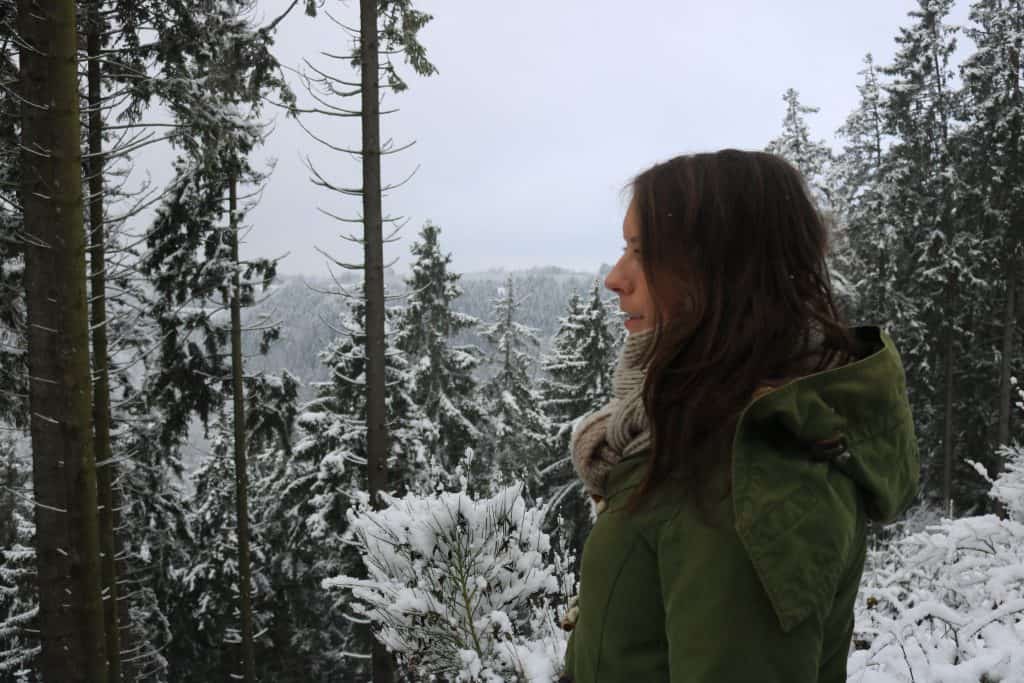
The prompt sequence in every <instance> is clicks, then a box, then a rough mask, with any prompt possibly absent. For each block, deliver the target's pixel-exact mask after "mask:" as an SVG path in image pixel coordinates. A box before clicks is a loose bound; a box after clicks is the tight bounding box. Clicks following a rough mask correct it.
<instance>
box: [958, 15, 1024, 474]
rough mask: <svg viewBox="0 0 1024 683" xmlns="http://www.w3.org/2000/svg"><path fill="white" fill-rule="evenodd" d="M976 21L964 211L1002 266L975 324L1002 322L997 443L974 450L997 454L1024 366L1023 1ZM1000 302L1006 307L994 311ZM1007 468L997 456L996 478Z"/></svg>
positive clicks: (969, 63)
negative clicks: (1022, 300) (1022, 282)
mask: <svg viewBox="0 0 1024 683" xmlns="http://www.w3.org/2000/svg"><path fill="white" fill-rule="evenodd" d="M970 18H971V20H972V22H973V26H971V27H970V28H968V29H967V30H966V34H967V36H968V37H969V38H971V40H972V41H973V42H974V45H975V48H976V49H975V52H974V53H972V54H971V55H969V56H968V57H967V58H966V59H965V61H964V63H963V64H962V65H961V69H960V72H961V76H962V80H963V83H964V90H965V102H964V112H965V117H964V118H965V119H966V127H965V130H964V133H963V136H962V139H963V147H964V152H963V157H964V160H965V164H964V172H963V173H964V180H965V184H966V185H967V186H968V188H969V190H968V192H969V195H968V197H966V198H965V201H964V202H963V204H964V205H965V206H963V208H961V209H960V210H962V211H967V212H969V213H970V214H971V215H972V216H974V217H975V218H974V221H976V222H977V223H978V224H979V225H981V226H982V229H983V231H984V233H985V236H986V237H987V246H989V247H990V248H989V249H987V254H986V257H987V259H990V260H991V262H994V263H996V262H997V263H999V266H1000V271H1001V272H997V273H991V274H990V275H989V276H988V277H986V278H985V279H986V281H987V282H988V283H989V286H990V290H989V295H988V296H984V297H981V298H980V300H979V301H978V302H977V303H978V304H980V306H979V309H980V310H979V311H978V313H977V319H978V320H979V322H984V321H988V320H998V319H1000V318H1001V319H1002V322H1001V327H1002V334H1001V339H1000V340H999V341H1000V343H999V348H998V350H996V353H995V354H994V355H998V358H999V361H998V367H997V368H993V370H994V372H995V373H997V374H998V397H999V398H998V405H997V409H996V411H995V412H996V414H997V425H998V426H997V434H996V437H995V444H986V447H984V448H979V449H976V450H975V449H972V452H978V453H987V452H994V453H997V454H998V453H999V450H998V449H997V448H994V447H991V446H993V445H995V446H1002V445H1008V444H1009V442H1010V415H1011V408H1012V404H1011V386H1010V384H1011V383H1010V379H1011V377H1012V376H1013V375H1015V374H1019V373H1020V372H1021V370H1022V368H1021V365H1020V362H1019V361H1018V362H1014V356H1015V354H1014V349H1015V348H1016V338H1017V334H1016V328H1017V309H1018V307H1019V297H1018V293H1017V290H1018V289H1019V279H1020V255H1021V248H1022V241H1024V98H1022V95H1021V87H1022V83H1021V81H1022V77H1024V76H1022V72H1021V50H1022V38H1021V36H1022V35H1024V5H1022V3H1021V2H1019V0H978V1H976V2H974V3H973V4H972V5H971V12H970ZM999 305H1001V309H1002V310H996V309H995V306H999ZM983 334H984V333H983ZM985 336H988V335H985ZM981 386H982V387H984V389H982V390H983V391H987V390H988V387H989V386H990V383H989V382H985V381H983V382H981ZM979 398H981V397H979ZM981 401H982V404H984V403H987V401H984V399H981ZM1001 468H1002V464H1001V463H1000V462H999V460H998V458H996V460H995V462H993V466H992V470H993V471H992V474H993V475H994V474H996V473H997V472H998V470H1000V469H1001Z"/></svg>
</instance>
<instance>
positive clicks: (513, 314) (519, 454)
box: [480, 275, 550, 481]
mask: <svg viewBox="0 0 1024 683" xmlns="http://www.w3.org/2000/svg"><path fill="white" fill-rule="evenodd" d="M514 287H515V285H514V281H513V279H512V276H511V275H510V276H509V277H508V279H507V280H506V281H505V286H504V287H501V288H499V289H498V293H497V296H496V297H495V298H494V299H493V300H492V303H493V306H494V309H493V312H492V317H493V318H494V321H493V322H491V323H489V324H487V325H486V326H485V327H484V329H483V335H484V338H485V339H487V341H488V342H489V343H490V345H491V347H492V351H491V358H490V365H491V370H492V371H493V372H494V376H493V377H491V378H490V379H489V380H488V381H487V382H486V383H485V384H484V385H483V386H482V387H481V394H482V396H483V399H484V405H485V411H486V413H487V428H486V432H485V442H484V444H483V445H482V446H481V449H480V450H481V453H482V454H483V455H485V457H487V459H488V460H489V462H490V465H491V467H492V468H493V469H494V471H495V473H496V474H497V475H498V478H497V479H498V481H501V480H502V479H508V480H511V479H513V478H517V479H525V480H527V481H530V480H533V479H535V477H536V474H537V472H538V471H539V470H538V467H539V465H540V464H541V463H542V462H543V459H544V458H545V457H546V456H547V454H548V453H549V452H550V441H549V434H550V427H549V426H548V421H547V418H546V417H545V416H544V413H543V412H541V409H540V402H541V397H540V393H539V392H538V391H537V389H536V388H535V387H534V384H533V373H534V359H535V358H536V355H537V352H538V351H539V350H540V340H539V339H538V338H537V332H536V330H534V329H532V328H530V327H527V326H526V325H524V324H522V323H520V322H519V321H518V320H517V316H518V312H519V309H520V307H521V306H522V303H523V301H522V299H519V298H516V295H515V290H514ZM524 472H526V473H528V475H527V477H524V476H523V473H524Z"/></svg>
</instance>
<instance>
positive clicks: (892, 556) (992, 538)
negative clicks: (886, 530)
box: [848, 447, 1024, 683]
mask: <svg viewBox="0 0 1024 683" xmlns="http://www.w3.org/2000/svg"><path fill="white" fill-rule="evenodd" d="M1003 455H1004V457H1005V462H1006V463H1007V467H1006V470H1005V471H1004V472H1003V473H1001V474H1000V475H999V476H998V477H997V478H996V479H995V480H994V481H992V489H991V492H990V495H992V496H993V498H995V499H996V500H999V501H1000V502H1001V503H1002V504H1003V506H1004V508H1005V509H1006V510H1007V511H1008V514H1009V519H1000V518H999V517H997V516H995V515H984V516H978V517H964V518H961V519H956V520H950V519H944V520H942V521H941V522H939V523H938V524H933V525H930V526H929V527H928V528H927V529H925V530H924V531H917V532H913V533H909V534H908V535H906V536H905V537H903V538H899V539H896V540H895V541H893V542H891V543H888V544H886V545H885V547H879V548H874V549H872V550H870V551H869V553H868V560H867V563H866V566H865V572H864V579H863V581H862V582H861V593H860V596H859V597H858V601H857V612H856V627H855V634H854V644H855V646H856V647H857V648H858V649H857V651H855V652H853V653H852V655H851V657H850V662H849V668H848V673H849V680H850V681H851V682H858V683H860V682H863V683H895V682H900V683H903V682H912V681H928V682H929V683H968V682H970V683H995V682H996V681H1003V682H1006V683H1009V682H1010V681H1024V622H1022V619H1024V524H1022V522H1024V449H1021V448H1020V447H1011V448H1007V449H1004V451H1003Z"/></svg>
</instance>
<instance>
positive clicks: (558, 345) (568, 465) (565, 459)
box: [539, 280, 624, 571]
mask: <svg viewBox="0 0 1024 683" xmlns="http://www.w3.org/2000/svg"><path fill="white" fill-rule="evenodd" d="M609 317H610V316H609V311H608V303H607V302H605V301H603V300H602V299H601V287H600V283H599V282H598V281H597V280H595V281H594V284H593V287H592V288H591V291H590V295H589V296H588V298H587V301H586V303H584V302H583V301H582V300H581V299H580V297H579V295H578V294H576V293H575V292H574V293H573V294H572V296H571V297H570V298H569V304H568V311H567V314H566V316H565V317H564V318H562V321H561V324H560V326H559V329H558V332H557V333H556V335H555V338H554V342H553V348H552V350H551V353H550V354H548V355H547V356H546V357H545V358H544V361H543V364H542V367H543V370H544V371H545V373H546V374H547V377H545V378H544V379H543V380H542V381H541V396H542V399H543V400H542V402H541V407H542V409H543V410H544V413H545V416H546V417H547V419H548V420H549V422H550V424H551V428H552V431H553V434H552V439H551V441H552V443H553V446H554V451H553V454H552V456H551V458H550V460H551V461H550V464H548V465H547V466H546V467H545V468H543V469H542V470H541V488H540V491H539V496H540V497H542V498H544V499H545V501H546V503H547V507H546V511H545V512H546V519H547V520H548V522H549V523H551V522H553V521H555V520H558V519H559V518H561V521H560V524H559V531H560V533H562V536H563V538H565V539H566V540H567V542H568V543H569V546H570V548H571V549H572V551H573V552H572V553H571V554H572V556H573V557H574V558H576V559H577V560H578V559H579V558H581V557H582V549H583V543H584V541H586V538H587V534H588V533H589V531H590V527H591V506H590V502H589V497H588V496H587V495H586V492H585V491H584V490H583V486H582V484H581V482H580V480H579V477H578V476H577V475H576V470H575V469H574V468H573V467H572V461H571V458H572V453H571V452H570V450H569V442H570V437H571V436H572V429H573V426H574V425H575V424H576V422H577V421H578V420H579V418H581V417H582V416H584V415H586V414H587V413H590V412H592V411H594V410H597V409H598V408H600V407H601V406H603V405H604V404H606V403H607V402H608V401H609V400H610V399H611V397H612V372H613V369H614V365H615V362H616V358H617V355H618V348H619V345H618V343H617V342H616V339H615V336H614V335H613V333H612V330H611V329H610V328H609ZM623 329H624V328H623ZM619 343H621V342H619ZM576 569H578V565H577V566H576V567H574V568H573V570H574V571H575V570H576Z"/></svg>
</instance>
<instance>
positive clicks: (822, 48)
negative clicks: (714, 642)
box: [167, 0, 967, 276]
mask: <svg viewBox="0 0 1024 683" xmlns="http://www.w3.org/2000/svg"><path fill="white" fill-rule="evenodd" d="M289 1H290V0H289ZM287 4H289V2H288V1H286V0H261V3H260V9H259V12H260V14H261V15H262V16H263V17H264V18H265V19H269V18H272V17H274V16H276V15H278V14H279V13H280V12H281V11H282V10H283V9H284V7H286V6H287ZM416 6H417V8H419V9H422V10H424V11H427V12H430V13H432V14H433V15H434V20H433V21H432V22H430V24H429V25H428V26H427V27H426V28H425V29H424V30H423V31H422V32H421V35H420V37H421V42H422V43H423V44H424V46H425V47H426V49H427V54H428V56H429V58H430V59H431V61H433V63H434V64H435V66H436V67H437V69H438V72H439V73H438V74H437V75H435V76H433V77H431V78H419V77H416V76H412V75H410V76H409V77H408V78H407V81H408V83H409V86H410V87H409V90H407V91H406V92H404V93H402V94H400V95H389V96H388V97H386V98H385V100H384V107H385V108H391V107H392V106H398V107H400V108H401V111H400V112H399V113H398V114H394V115H391V116H388V117H385V119H384V121H383V130H384V137H385V138H388V137H393V138H394V139H395V142H396V143H398V144H401V143H405V142H408V141H411V140H416V143H417V144H416V145H415V146H414V147H413V148H411V149H410V150H408V151H406V152H403V153H402V154H400V155H397V156H394V157H386V158H385V161H384V174H385V180H390V181H396V180H399V179H401V178H402V177H404V176H405V175H406V174H407V173H408V172H409V171H410V170H411V169H412V168H415V167H416V166H419V167H420V168H419V171H418V173H417V175H416V176H415V177H414V178H413V179H412V180H411V182H410V183H409V184H408V185H406V186H405V187H403V188H401V189H399V190H397V191H395V192H394V193H393V194H392V195H390V196H388V197H385V200H384V201H385V213H388V214H392V215H403V216H407V217H408V218H409V219H410V222H409V224H408V225H407V226H406V228H405V230H404V232H403V239H402V241H400V242H399V243H397V244H392V245H389V246H388V248H387V251H386V254H385V258H386V259H390V258H394V257H398V258H399V259H400V260H399V264H398V266H397V267H398V268H399V270H405V267H406V264H407V263H408V256H409V245H410V244H411V242H412V240H413V239H414V237H415V233H416V231H417V230H418V229H419V227H420V226H421V225H422V223H423V222H424V221H426V220H428V219H429V220H432V221H433V222H435V223H437V224H438V225H440V226H441V228H442V233H441V235H442V246H443V248H444V249H445V250H446V251H449V252H451V253H452V255H453V263H454V267H455V269H456V271H458V272H467V271H474V270H482V269H486V268H492V267H504V268H519V267H526V266H535V265H558V266H563V267H567V268H573V269H579V270H585V271H593V270H596V268H597V267H598V266H599V265H600V264H601V263H602V262H612V261H614V260H615V259H616V258H617V257H618V254H619V251H620V249H621V221H622V214H623V211H624V202H623V197H622V195H621V193H620V190H621V188H622V187H623V185H624V184H625V183H626V182H627V181H628V180H629V179H630V177H631V176H632V175H633V174H635V173H637V172H638V171H641V170H643V169H644V168H645V167H647V166H648V165H650V164H652V163H655V162H657V161H659V160H663V159H666V158H669V157H671V156H674V155H676V154H680V153H686V152H696V151H707V150H715V149H719V148H722V147H738V148H742V149H760V148H763V147H764V145H765V144H766V143H767V142H768V141H769V139H771V138H772V137H773V136H775V135H777V133H778V131H779V128H780V126H781V120H782V116H783V112H784V105H783V102H782V93H783V92H784V91H785V90H786V88H789V87H793V88H796V89H797V90H798V91H799V92H800V95H801V99H802V101H803V102H804V103H805V104H808V105H812V106H817V107H819V108H820V109H821V111H820V113H818V114H816V115H814V116H813V117H811V120H810V124H811V127H812V132H813V134H814V135H815V136H816V137H819V138H825V139H827V140H830V141H832V140H834V135H833V134H834V131H835V130H836V128H838V127H839V126H840V125H841V124H842V122H843V120H844V119H845V118H846V116H847V115H848V114H849V112H850V111H851V110H852V109H853V107H855V106H856V103H857V91H856V86H857V84H858V82H859V76H858V75H857V72H858V71H859V70H860V69H861V67H862V60H863V57H864V55H865V53H867V52H869V51H870V52H872V53H873V54H874V56H875V60H876V62H877V63H879V64H887V63H888V62H889V60H890V59H891V57H892V54H893V51H894V45H895V44H894V41H893V38H894V36H895V35H896V34H897V31H898V28H899V27H900V26H901V25H903V24H905V23H906V22H907V17H906V13H907V12H908V11H909V10H910V9H912V8H913V7H916V6H917V3H916V2H914V1H913V0H857V1H856V2H850V1H843V2H839V1H836V0H819V1H816V2H808V1H807V0H774V2H764V1H763V0H720V1H719V2H716V3H713V2H707V1H706V0H632V1H631V2H629V3H624V2H620V1H618V2H612V1H606V0H517V1H514V2H502V3H497V2H491V1H490V0H448V1H447V2H442V1H441V0H419V1H418V2H417V3H416ZM326 9H329V10H330V11H331V12H332V14H334V15H335V16H336V17H337V18H339V19H341V20H343V21H345V22H347V23H350V24H351V25H358V18H357V17H358V2H356V0H350V2H347V3H342V2H339V1H338V0H327V6H326ZM966 14H967V3H966V2H965V1H964V0H961V2H960V6H959V7H958V8H957V10H956V11H955V13H954V17H953V19H954V21H965V20H966ZM350 44H351V40H350V39H349V38H348V37H347V36H346V35H345V34H344V32H343V31H342V30H341V29H340V28H338V27H337V26H336V25H335V24H334V23H332V22H331V21H330V20H329V19H328V18H327V17H326V16H323V15H321V16H319V17H317V18H315V19H310V18H309V17H306V16H305V15H303V14H300V13H298V12H295V13H293V14H292V15H291V16H289V17H288V18H287V19H286V20H285V22H283V23H282V25H281V28H280V32H279V36H278V39H277V47H278V50H277V54H278V57H279V59H280V61H281V62H282V63H283V64H285V65H287V66H290V67H293V68H298V67H300V63H301V60H302V58H304V57H305V58H308V59H310V60H311V61H312V62H313V63H314V64H316V65H317V66H319V67H321V68H324V67H327V68H340V69H343V70H341V71H339V73H340V74H341V75H347V72H346V71H345V70H344V65H342V64H339V63H335V65H332V62H331V60H328V59H325V58H323V57H321V56H319V55H318V54H317V53H318V51H320V50H326V51H328V52H347V51H348V50H349V47H350ZM403 73H404V74H409V73H410V71H409V69H405V70H404V71H403ZM297 90H298V91H299V95H300V99H302V100H303V101H306V102H308V101H309V98H308V96H305V95H304V93H302V92H301V88H297ZM350 104H351V105H352V106H353V108H357V107H356V104H355V101H352V102H350ZM310 126H311V127H312V128H314V129H315V130H316V131H317V133H318V134H321V135H324V136H325V137H328V138H330V139H331V141H332V142H334V143H335V144H338V145H343V146H358V145H359V135H360V133H359V124H358V120H357V119H351V120H337V119H335V120H332V121H324V120H319V121H310ZM263 155H264V156H269V157H275V158H276V159H277V161H278V163H277V167H276V170H275V171H274V174H273V176H272V178H271V180H270V182H269V184H268V186H267V188H266V190H265V193H264V195H263V198H262V201H261V203H260V204H259V206H258V207H257V208H255V209H254V210H253V211H252V213H251V214H250V216H249V222H250V223H251V224H252V226H253V228H252V230H251V231H250V232H249V234H248V237H247V241H246V244H245V245H244V246H243V250H244V253H245V254H246V255H249V256H257V255H259V256H277V255H280V254H283V253H285V252H289V255H288V256H287V258H285V260H284V261H283V262H282V263H281V266H280V270H281V272H283V273H288V274H299V273H301V274H306V275H311V276H316V275H326V274H327V270H326V265H325V260H324V257H323V256H321V255H320V254H319V253H318V252H317V251H316V247H320V248H322V249H324V250H326V251H329V252H330V253H332V254H334V255H335V256H336V257H338V258H339V259H341V260H347V261H352V260H359V259H360V258H361V252H360V251H359V250H358V249H357V248H355V247H352V246H349V245H347V244H346V243H345V242H344V241H343V240H341V239H340V238H339V237H338V235H339V234H340V233H342V232H343V231H345V230H346V226H344V225H342V224H339V223H337V222H335V221H333V220H332V219H330V218H329V217H327V216H326V215H324V214H322V213H320V212H319V211H318V210H317V207H320V208H322V209H324V210H327V211H329V212H332V213H336V214H344V215H348V216H355V215H357V214H358V212H359V203H358V200H356V199H345V198H341V197H338V196H333V195H331V194H330V193H329V192H327V191H325V190H322V189H319V188H316V187H314V186H313V185H312V184H311V183H310V181H309V172H308V171H307V169H306V168H305V165H304V158H305V157H306V156H307V155H308V156H309V157H310V158H311V159H312V161H313V163H314V164H315V165H316V166H317V168H318V169H320V170H321V172H323V173H324V174H326V175H327V176H329V177H330V178H331V179H332V180H333V181H337V182H339V183H344V184H351V185H358V184H359V178H360V176H359V173H360V170H359V166H358V164H357V162H356V161H355V160H353V159H352V158H351V157H350V156H348V155H345V154H338V153H334V152H329V151H327V150H325V149H323V148H322V147H320V146H318V145H317V143H316V142H314V141H313V140H311V139H310V138H309V137H308V136H306V134H305V133H303V131H302V130H301V129H300V128H299V126H298V125H297V124H296V123H295V122H294V121H292V120H288V119H285V118H284V116H281V115H278V116H277V127H276V130H275V131H274V133H273V135H272V136H271V137H270V139H269V141H268V144H267V146H266V148H265V149H264V151H263ZM167 158H168V159H169V158H170V156H169V153H168V157H167ZM355 227H356V228H358V227H359V226H355Z"/></svg>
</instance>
